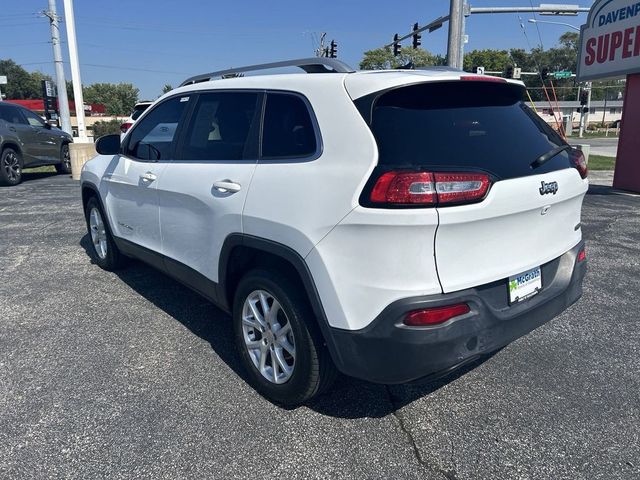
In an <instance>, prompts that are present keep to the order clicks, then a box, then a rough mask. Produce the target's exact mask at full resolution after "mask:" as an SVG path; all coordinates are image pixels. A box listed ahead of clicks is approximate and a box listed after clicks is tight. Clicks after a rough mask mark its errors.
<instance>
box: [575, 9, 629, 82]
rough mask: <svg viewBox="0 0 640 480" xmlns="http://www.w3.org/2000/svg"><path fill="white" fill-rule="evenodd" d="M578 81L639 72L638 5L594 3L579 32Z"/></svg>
mask: <svg viewBox="0 0 640 480" xmlns="http://www.w3.org/2000/svg"><path fill="white" fill-rule="evenodd" d="M581 36H582V37H581V42H580V45H581V49H580V59H579V62H578V75H577V76H578V80H580V81H583V80H591V79H595V78H604V77H616V76H622V75H626V74H628V73H634V72H640V2H639V1H637V0H600V1H597V2H595V4H594V5H593V7H591V11H590V12H589V17H588V19H587V23H586V24H585V25H583V26H582V28H581Z"/></svg>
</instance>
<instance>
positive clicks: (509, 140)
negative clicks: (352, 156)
mask: <svg viewBox="0 0 640 480" xmlns="http://www.w3.org/2000/svg"><path fill="white" fill-rule="evenodd" d="M523 93H524V89H523V88H522V87H520V86H518V85H513V84H506V83H497V82H480V81H455V82H433V83H421V84H418V85H411V86H407V87H401V88H397V89H394V90H391V91H388V92H386V93H382V94H378V95H375V98H373V99H372V98H370V97H371V96H369V98H367V97H364V98H362V99H358V100H356V104H357V105H358V108H359V109H360V111H361V112H363V113H364V116H365V119H366V120H367V121H368V122H369V124H370V126H371V130H372V132H373V134H374V136H375V138H376V142H377V144H378V149H379V155H380V156H379V164H380V165H381V166H393V167H399V166H400V167H401V166H407V167H415V166H419V167H425V168H429V169H432V170H452V169H453V170H456V169H461V170H470V169H471V170H481V171H485V172H488V173H490V174H492V175H494V176H496V177H497V178H499V179H504V178H514V177H521V176H526V175H534V174H540V173H545V172H549V171H553V170H558V169H561V168H569V167H571V166H572V165H571V163H570V160H569V155H568V153H567V152H563V153H561V154H559V155H557V156H556V157H554V158H553V159H552V160H550V161H548V162H547V163H545V164H543V165H542V166H540V167H538V168H536V169H532V168H531V166H530V164H531V162H533V161H534V160H535V159H536V158H538V157H539V156H540V155H542V154H544V153H546V152H548V151H549V150H551V149H552V148H555V147H557V146H559V145H563V144H564V142H563V140H562V139H561V137H560V136H559V135H558V134H557V133H556V132H555V131H554V130H553V129H552V128H550V127H549V126H548V125H547V124H546V123H545V122H544V121H543V120H542V119H540V117H539V116H538V115H537V114H536V113H535V112H533V111H532V110H531V109H529V108H528V107H527V106H526V105H525V104H524V102H523V101H522V95H523ZM366 112H370V113H369V114H367V113H366ZM368 115H370V117H369V118H366V117H367V116H368Z"/></svg>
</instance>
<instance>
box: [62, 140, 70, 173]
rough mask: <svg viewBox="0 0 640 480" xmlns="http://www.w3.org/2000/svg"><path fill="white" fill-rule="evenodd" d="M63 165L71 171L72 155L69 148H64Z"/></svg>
mask: <svg viewBox="0 0 640 480" xmlns="http://www.w3.org/2000/svg"><path fill="white" fill-rule="evenodd" d="M62 164H63V165H64V168H66V169H67V170H70V169H71V154H70V153H69V146H68V145H65V146H64V147H62Z"/></svg>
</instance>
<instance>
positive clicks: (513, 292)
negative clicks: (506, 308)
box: [508, 267, 542, 303]
mask: <svg viewBox="0 0 640 480" xmlns="http://www.w3.org/2000/svg"><path fill="white" fill-rule="evenodd" d="M508 286H509V303H516V302H521V301H522V300H525V299H527V298H530V297H532V296H534V295H535V294H536V293H538V292H539V291H540V290H542V274H541V272H540V267H536V268H532V269H531V270H527V271H526V272H522V273H519V274H518V275H514V276H512V277H509V284H508Z"/></svg>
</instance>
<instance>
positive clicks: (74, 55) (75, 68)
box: [64, 0, 87, 142]
mask: <svg viewBox="0 0 640 480" xmlns="http://www.w3.org/2000/svg"><path fill="white" fill-rule="evenodd" d="M64 19H65V22H66V25H67V43H68V44H69V61H70V62H71V81H72V82H73V98H74V100H75V104H76V119H77V121H78V137H79V140H80V142H86V141H87V129H86V126H85V122H84V98H83V96H82V80H81V78H80V60H79V59H78V42H77V40H76V20H75V15H74V13H73V0H64Z"/></svg>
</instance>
